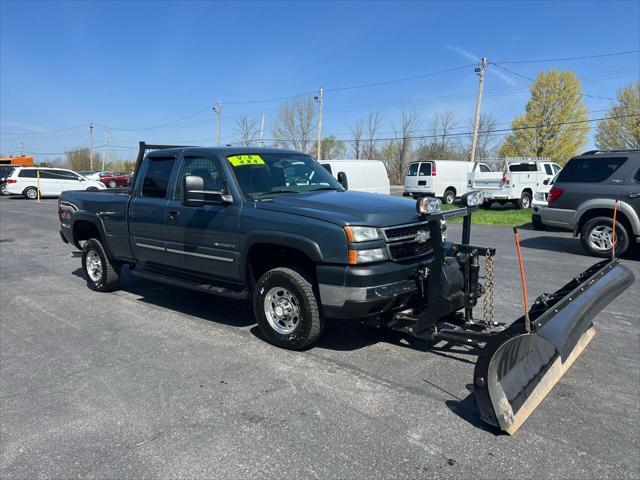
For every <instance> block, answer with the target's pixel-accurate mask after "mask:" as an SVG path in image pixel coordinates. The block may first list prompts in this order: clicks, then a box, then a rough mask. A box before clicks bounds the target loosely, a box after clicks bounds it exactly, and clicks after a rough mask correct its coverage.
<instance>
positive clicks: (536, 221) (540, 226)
mask: <svg viewBox="0 0 640 480" xmlns="http://www.w3.org/2000/svg"><path fill="white" fill-rule="evenodd" d="M531 224H532V225H533V228H534V229H536V230H546V229H547V226H546V225H545V224H544V223H542V220H540V215H531Z"/></svg>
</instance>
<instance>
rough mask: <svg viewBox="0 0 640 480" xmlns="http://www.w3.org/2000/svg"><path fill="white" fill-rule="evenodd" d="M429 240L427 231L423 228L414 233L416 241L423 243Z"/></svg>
mask: <svg viewBox="0 0 640 480" xmlns="http://www.w3.org/2000/svg"><path fill="white" fill-rule="evenodd" d="M427 240H429V232H425V231H424V230H418V232H417V233H416V242H418V243H424V242H426V241H427Z"/></svg>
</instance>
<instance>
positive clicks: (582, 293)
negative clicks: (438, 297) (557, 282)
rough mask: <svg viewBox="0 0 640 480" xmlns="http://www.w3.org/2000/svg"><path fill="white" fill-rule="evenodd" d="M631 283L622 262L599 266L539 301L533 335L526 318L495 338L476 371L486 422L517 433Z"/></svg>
mask: <svg viewBox="0 0 640 480" xmlns="http://www.w3.org/2000/svg"><path fill="white" fill-rule="evenodd" d="M633 281H634V276H633V273H631V271H630V270H629V269H628V268H626V267H625V266H623V265H621V264H620V262H619V261H618V260H606V261H603V262H599V263H597V264H595V265H593V266H592V267H591V268H589V269H588V270H586V271H584V272H582V273H581V274H580V275H578V276H577V277H576V278H574V279H573V280H572V281H571V282H569V283H567V284H566V285H565V286H564V287H562V288H561V289H559V290H558V291H556V292H555V293H553V294H544V295H541V296H540V297H538V299H536V302H535V304H534V305H533V306H532V307H531V309H530V310H529V317H530V318H531V331H530V332H527V331H526V330H525V322H524V317H522V318H519V319H518V320H516V321H515V322H514V323H513V324H512V325H510V326H509V327H507V328H506V329H505V330H503V331H501V332H499V333H497V334H495V336H493V337H492V338H491V339H490V340H489V341H488V342H487V343H486V345H485V347H484V348H483V349H482V351H481V353H480V355H479V357H478V361H477V363H476V366H475V371H474V387H475V391H474V393H475V398H476V404H477V406H478V409H479V411H480V416H481V418H482V420H484V421H485V422H487V423H489V424H491V425H493V426H495V427H498V428H500V429H501V430H503V431H505V432H507V433H508V434H510V435H512V434H513V433H515V432H516V431H517V430H518V428H520V426H521V425H522V424H523V423H524V421H525V420H526V419H527V418H528V417H529V415H530V414H531V413H532V412H533V411H534V410H535V409H536V407H537V406H538V405H539V404H540V403H541V402H542V400H543V399H544V397H545V396H546V395H547V393H549V392H550V391H551V389H552V388H553V387H554V386H555V384H556V383H557V382H558V381H559V380H560V378H561V377H562V376H563V375H564V373H565V372H566V371H567V370H568V369H569V367H570V366H571V365H572V364H573V362H574V361H575V360H576V359H577V358H578V357H579V356H580V354H581V353H582V351H583V350H584V348H585V347H586V346H587V345H588V343H589V341H590V340H591V338H592V337H593V335H594V334H595V330H594V328H593V323H592V322H593V319H594V318H595V316H596V315H598V313H600V311H602V309H603V308H605V307H606V306H607V305H608V304H609V303H611V302H612V301H613V300H614V299H615V298H616V297H617V296H618V295H620V294H621V293H622V292H623V291H624V290H625V289H627V287H629V286H630V285H631V284H632V283H633Z"/></svg>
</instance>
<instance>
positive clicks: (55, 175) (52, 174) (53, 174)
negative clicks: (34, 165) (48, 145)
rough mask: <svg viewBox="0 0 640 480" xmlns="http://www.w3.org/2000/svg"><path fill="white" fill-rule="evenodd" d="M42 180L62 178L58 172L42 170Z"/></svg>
mask: <svg viewBox="0 0 640 480" xmlns="http://www.w3.org/2000/svg"><path fill="white" fill-rule="evenodd" d="M40 180H61V176H60V174H59V173H58V172H53V171H51V170H40Z"/></svg>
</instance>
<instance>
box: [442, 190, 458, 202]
mask: <svg viewBox="0 0 640 480" xmlns="http://www.w3.org/2000/svg"><path fill="white" fill-rule="evenodd" d="M455 201H456V192H454V191H453V190H451V189H450V188H447V189H446V190H445V191H444V195H443V196H442V203H444V204H445V205H453V203H454V202H455Z"/></svg>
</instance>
